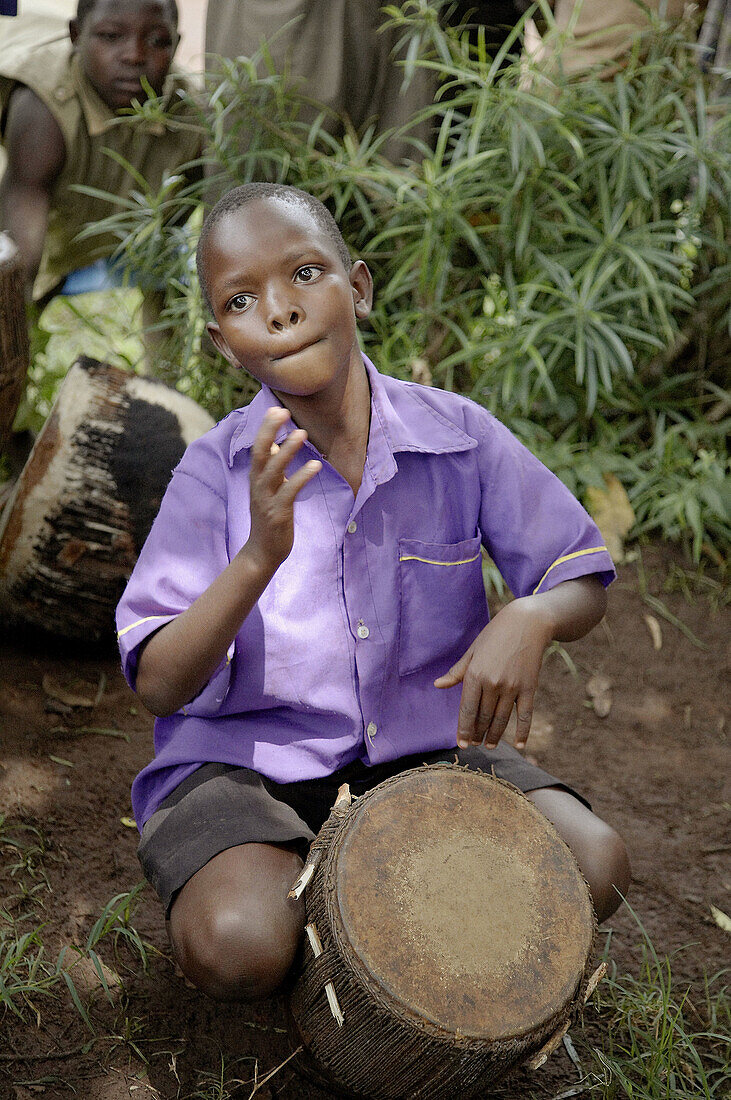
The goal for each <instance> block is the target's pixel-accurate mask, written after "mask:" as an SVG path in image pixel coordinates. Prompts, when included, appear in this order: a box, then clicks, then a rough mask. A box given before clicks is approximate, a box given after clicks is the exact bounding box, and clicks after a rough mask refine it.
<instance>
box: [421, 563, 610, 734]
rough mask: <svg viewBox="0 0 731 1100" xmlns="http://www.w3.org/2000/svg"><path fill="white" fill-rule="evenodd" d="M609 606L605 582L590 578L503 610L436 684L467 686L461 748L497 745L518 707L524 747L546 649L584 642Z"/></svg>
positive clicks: (461, 718) (460, 727)
mask: <svg viewBox="0 0 731 1100" xmlns="http://www.w3.org/2000/svg"><path fill="white" fill-rule="evenodd" d="M606 606H607V595H606V592H605V590H604V586H603V585H602V583H601V581H600V580H599V579H598V578H597V577H595V576H586V577H577V578H575V579H574V580H567V581H564V582H563V583H562V584H558V585H556V587H555V588H552V589H550V590H549V591H548V592H542V593H540V594H539V595H536V596H524V597H523V598H522V599H517V600H513V602H512V603H509V604H507V605H506V606H505V607H504V608H503V609H502V610H501V611H499V612H498V613H497V615H496V616H495V618H494V619H493V620H492V621H491V622H490V623H488V625H487V626H486V627H485V629H484V630H483V631H481V632H480V633H479V634H478V635H477V637H476V638H475V640H474V642H473V643H472V645H471V646H470V647H469V649H468V650H467V652H466V653H465V654H464V655H463V656H462V657H461V658H460V659H459V661H457V663H456V664H455V665H453V666H452V668H450V670H449V672H447V673H446V675H444V676H440V677H439V678H438V679H437V680H435V681H434V686H435V687H438V688H449V687H454V685H455V684H458V683H460V682H461V683H462V699H461V702H460V708H459V722H458V727H457V744H458V745H460V746H461V747H463V748H464V747H465V746H466V745H468V744H469V742H470V741H477V742H482V741H484V743H485V744H486V745H487V746H488V747H493V746H495V745H497V743H498V741H499V740H500V738H501V737H502V735H503V733H504V732H505V728H506V726H507V724H508V719H509V718H510V715H511V713H512V710H513V706H517V712H518V725H517V730H516V735H515V744H516V746H517V747H518V748H523V747H524V745H525V743H526V739H527V737H528V733H529V731H530V726H531V721H532V718H533V697H534V695H535V691H536V687H537V685H538V675H539V673H540V669H541V661H542V660H543V654H544V652H545V649H546V646H547V645H548V644H549V643H550V642H551V641H553V640H555V641H559V642H570V641H573V640H574V639H576V638H581V637H583V635H584V634H587V633H588V632H589V631H590V630H591V629H592V627H594V626H596V624H597V623H598V622H600V620H601V619H602V617H603V615H604V612H605V610H606Z"/></svg>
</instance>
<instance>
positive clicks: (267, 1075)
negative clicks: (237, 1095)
mask: <svg viewBox="0 0 731 1100" xmlns="http://www.w3.org/2000/svg"><path fill="white" fill-rule="evenodd" d="M303 1050H304V1047H303V1046H302V1045H301V1044H300V1046H298V1047H297V1049H296V1050H293V1051H292V1053H291V1054H290V1055H289V1057H288V1058H285V1059H284V1061H283V1062H281V1063H280V1064H279V1065H278V1066H275V1068H274V1069H271V1070H269V1073H265V1074H264V1076H263V1077H262V1078H261V1080H260V1081H256V1083H255V1085H254V1087H253V1089H252V1090H251V1092H250V1093H249V1097H248V1100H252V1097H253V1096H255V1095H256V1093H257V1092H258V1091H259V1089H260V1088H262V1086H263V1085H265V1084H266V1083H267V1081H271V1079H272V1077H275V1076H276V1075H277V1074H278V1073H279V1072H280V1070H283V1069H284V1067H285V1066H286V1065H287V1063H288V1062H291V1061H292V1059H293V1058H296V1056H297V1055H298V1054H301V1053H302V1051H303Z"/></svg>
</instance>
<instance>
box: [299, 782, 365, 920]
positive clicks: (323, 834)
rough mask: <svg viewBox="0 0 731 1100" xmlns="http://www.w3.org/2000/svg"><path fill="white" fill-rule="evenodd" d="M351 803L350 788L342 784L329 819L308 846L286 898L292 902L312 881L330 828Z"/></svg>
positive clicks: (344, 813)
mask: <svg viewBox="0 0 731 1100" xmlns="http://www.w3.org/2000/svg"><path fill="white" fill-rule="evenodd" d="M352 801H353V798H352V795H351V793H350V787H349V786H348V784H347V783H343V785H342V787H340V788H339V790H338V796H337V798H336V799H335V803H334V805H333V808H332V809H331V811H330V816H329V818H328V819H327V821H326V822H325V824H324V826H323V828H322V830H321V831H320V834H319V835H318V836H317V837H316V838H315V840H313V842H312V844H311V845H310V850H309V853H308V855H307V859H306V860H305V865H304V867H303V868H302V871H301V872H300V874H299V875H298V876H297V878H296V879H295V881H294V882H293V883H292V886H291V888H290V891H289V893H288V894H287V897H288V898H292V899H293V900H294V901H298V900H299V898H300V897H301V896H302V893H303V891H304V889H305V887H306V886H307V883H308V882H309V881H310V880H311V879H312V876H313V875H314V873H315V871H316V870H317V865H318V863H319V862H320V859H321V858H322V853H323V852H324V851H325V849H326V848H327V847H328V846H329V844H330V833H331V831H332V827H333V826H336V825H338V824H339V823H340V820H341V819H342V818H343V817H345V815H346V814H347V812H348V810H349V809H350V806H351V803H352ZM328 826H329V828H328Z"/></svg>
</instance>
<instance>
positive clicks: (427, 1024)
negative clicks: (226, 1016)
mask: <svg viewBox="0 0 731 1100" xmlns="http://www.w3.org/2000/svg"><path fill="white" fill-rule="evenodd" d="M455 784H456V786H455ZM445 785H446V786H447V787H449V790H446V789H445ZM450 785H452V786H450ZM485 785H487V788H486V786H485ZM399 787H400V788H401V791H400V792H399ZM430 788H431V789H430ZM485 790H487V793H488V795H489V796H490V797H493V796H494V797H495V798H497V799H498V800H499V801H500V802H504V801H505V800H506V798H507V800H509V801H512V802H513V803H514V804H515V805H516V806H517V808H518V811H519V812H518V818H519V823H522V824H523V825H525V823H526V822H528V823H529V824H532V825H533V826H535V829H536V830H537V831H539V832H540V835H541V837H542V838H544V840H545V841H546V845H545V846H546V848H547V850H548V854H547V856H546V857H544V856H541V857H540V860H539V865H540V873H541V874H546V873H547V874H548V875H550V876H553V870H552V868H553V867H558V875H559V878H560V879H561V884H560V885H559V888H558V890H559V894H560V895H561V896H565V895H566V892H567V891H568V895H569V904H571V905H572V907H573V908H574V909H575V912H574V914H573V916H572V920H570V921H569V922H568V924H569V925H572V924H573V927H572V928H569V929H568V930H567V931H568V936H569V937H570V938H572V939H574V940H576V941H577V942H576V943H575V945H574V946H573V947H571V946H570V947H569V954H570V955H571V960H570V961H569V963H568V964H567V966H566V967H564V968H563V969H565V970H566V973H563V972H562V973H561V975H560V978H559V979H558V981H557V985H556V989H555V990H553V991H552V994H551V996H550V997H545V996H544V991H543V990H542V989H541V981H542V980H543V975H542V972H541V967H542V965H543V964H544V962H545V965H546V967H547V971H549V970H551V967H552V965H553V963H552V961H551V956H552V953H554V954H555V950H554V949H557V946H558V945H557V944H554V943H552V940H560V939H561V936H562V933H561V930H560V928H559V926H560V925H562V924H563V923H564V922H563V919H562V916H561V914H556V919H555V920H553V918H550V917H549V918H548V919H546V918H545V915H544V913H543V912H541V911H540V902H539V904H538V907H537V911H535V910H534V909H533V906H532V905H531V907H530V908H531V912H530V914H529V915H528V917H526V929H527V930H528V939H531V937H532V938H533V939H534V940H535V944H534V945H533V944H531V951H529V952H527V955H526V958H521V962H522V964H523V965H524V966H525V968H526V969H525V972H524V974H523V979H524V982H523V988H522V989H521V990H519V993H520V996H518V997H517V999H516V1005H515V1006H514V1007H513V1009H510V1008H509V1007H506V1009H505V1014H506V1017H510V1019H507V1020H506V1027H507V1032H505V1028H504V1027H503V1023H502V1021H501V1019H500V1012H501V1010H500V1009H499V1005H498V1007H497V1008H496V1010H495V1012H493V1010H492V1009H490V1010H489V1011H487V1012H485V1011H484V1010H483V1007H481V1006H480V1004H479V1003H477V1002H478V1001H479V997H475V996H474V988H473V989H472V990H470V987H469V982H466V983H464V982H460V981H456V982H454V984H453V986H450V984H449V983H450V981H451V980H452V977H453V975H450V974H449V973H448V971H449V967H446V970H445V971H444V972H442V971H441V970H440V965H439V959H438V956H439V948H438V947H437V951H436V955H434V957H433V958H432V956H431V955H430V953H429V951H427V952H426V958H425V959H424V958H421V955H422V954H423V951H422V950H421V949H420V947H419V935H418V934H417V936H416V939H414V938H413V936H412V935H411V932H410V931H409V932H408V933H403V943H401V942H400V940H399V937H400V936H401V935H402V931H401V930H400V929H399V927H398V926H399V923H400V922H401V920H402V915H403V912H404V908H403V905H402V902H401V898H402V895H403V891H402V890H401V887H400V886H397V887H396V891H395V893H391V892H389V891H390V890H391V887H390V886H389V887H387V888H386V900H385V902H384V906H383V908H382V910H381V912H382V913H383V914H386V921H388V915H387V914H388V912H389V911H392V912H394V913H395V914H396V915H395V919H394V924H395V925H396V927H397V932H396V934H395V935H391V933H390V932H389V933H387V934H386V936H385V940H386V943H385V946H384V945H383V944H381V942H380V936H379V934H378V933H377V931H376V934H374V936H373V937H371V935H370V931H369V929H368V928H367V922H368V921H369V920H370V919H371V917H372V916H373V914H369V915H367V916H364V917H363V920H362V921H361V918H360V917H359V916H358V914H357V912H356V908H357V890H355V888H354V886H353V884H352V883H351V885H350V886H348V885H347V883H346V885H345V890H344V889H343V884H342V881H343V873H344V865H345V862H344V857H343V853H344V852H345V853H346V855H347V849H348V844H349V834H350V832H352V830H353V826H354V823H355V822H356V820H357V819H359V826H360V828H361V829H364V833H363V844H362V845H361V856H360V859H361V869H363V867H364V866H365V870H366V875H365V876H364V880H363V895H362V897H363V905H364V908H365V909H368V908H369V904H370V903H369V902H368V901H367V899H368V897H369V892H370V894H371V896H377V895H378V892H379V890H382V889H383V888H384V885H383V884H384V882H385V877H384V875H383V871H384V870H385V872H386V875H388V868H383V867H381V882H380V884H379V881H378V876H379V867H378V863H379V851H378V850H379V841H378V837H377V833H378V830H379V828H380V826H379V825H378V824H376V825H372V826H369V825H368V821H369V819H371V818H374V817H377V816H378V814H379V801H380V809H383V807H384V806H385V807H387V803H388V800H389V799H391V800H392V801H393V802H394V808H395V809H396V810H398V807H397V806H396V804H395V803H396V799H395V796H396V795H397V794H399V796H400V797H401V798H406V797H407V793H408V798H413V799H417V800H418V799H419V798H422V797H424V796H425V794H426V795H434V794H435V793H436V801H437V803H439V802H441V801H443V797H442V796H445V797H446V798H450V797H452V796H455V798H456V799H459V800H462V801H464V799H473V798H475V797H477V800H478V801H479V798H480V797H482V795H483V794H484V792H485ZM450 791H451V794H450ZM404 804H405V803H404ZM425 806H426V802H425ZM387 816H388V814H386V817H387ZM363 823H366V824H365V825H364V824H363ZM384 827H388V822H384ZM434 827H435V831H436V834H437V835H439V832H440V828H441V823H440V822H439V820H436V821H435V826H434ZM369 828H370V832H369V831H368V829H369ZM406 828H407V830H408V829H410V825H409V824H408V823H407V824H406ZM315 845H318V846H321V847H322V848H323V855H322V858H321V859H320V861H319V863H318V865H317V868H316V871H315V874H314V876H313V878H312V880H311V881H310V883H309V885H308V887H307V890H306V905H307V922H308V926H310V928H311V927H312V926H313V925H314V927H315V928H316V930H317V935H318V937H319V940H320V942H321V945H322V953H321V954H319V956H318V957H316V955H315V952H314V951H313V949H312V942H311V940H310V941H308V940H306V941H305V944H304V948H303V952H304V957H303V964H302V970H301V973H300V975H299V977H298V979H297V982H296V985H295V987H294V989H293V992H292V995H291V999H290V1011H291V1016H292V1019H293V1022H294V1026H295V1028H296V1032H297V1036H298V1037H299V1039H300V1040H301V1041H302V1043H303V1044H304V1046H305V1050H306V1053H305V1059H304V1064H303V1068H304V1070H305V1072H307V1069H308V1066H309V1071H310V1075H312V1076H315V1077H316V1078H319V1080H320V1081H321V1082H323V1081H327V1082H329V1083H331V1086H332V1088H333V1090H334V1091H335V1092H337V1093H340V1094H341V1095H344V1096H350V1097H356V1098H358V1097H362V1098H369V1100H404V1098H405V1097H409V1098H422V1100H427V1098H428V1100H453V1098H454V1097H457V1096H459V1097H460V1100H469V1098H471V1097H478V1096H482V1095H483V1094H484V1090H485V1088H486V1087H487V1086H489V1085H491V1084H494V1083H495V1082H496V1081H498V1080H499V1079H500V1078H501V1077H503V1076H504V1075H505V1074H506V1073H508V1072H509V1071H510V1070H511V1069H514V1068H516V1067H517V1066H519V1065H521V1064H522V1063H524V1062H526V1061H528V1060H529V1059H531V1058H532V1057H533V1056H534V1055H536V1054H537V1053H538V1052H540V1051H541V1050H542V1049H543V1048H544V1047H546V1045H547V1044H548V1043H549V1041H550V1040H551V1038H552V1037H553V1036H556V1035H560V1034H562V1033H563V1032H564V1031H565V1030H566V1028H567V1027H568V1025H569V1024H570V1023H571V1022H573V1020H574V1019H575V1017H576V1015H577V1014H578V1011H579V1009H580V1006H581V1005H582V1004H583V998H584V992H585V989H586V985H587V982H588V965H589V962H590V957H591V950H592V947H593V942H594V936H595V931H596V922H595V918H594V913H593V909H592V905H591V899H590V896H589V891H588V887H587V886H586V883H585V882H584V880H583V877H582V876H581V873H580V871H579V869H578V867H577V866H576V863H575V861H574V859H573V856H572V855H571V853H570V852H569V850H568V848H567V847H566V845H565V844H564V843H563V841H562V840H561V839H560V838H559V836H558V834H557V833H556V832H555V830H554V829H553V827H552V826H551V825H550V823H549V822H547V821H546V819H545V818H544V817H543V815H542V814H540V813H539V811H538V810H536V808H535V807H534V806H533V805H532V803H531V802H530V801H529V800H528V799H526V798H525V796H524V795H523V794H522V793H521V792H519V791H517V790H516V788H514V787H512V786H511V785H510V784H507V783H504V782H502V781H501V780H498V779H495V778H493V777H491V776H487V775H483V774H482V773H479V772H473V771H468V770H467V769H465V768H461V767H458V766H456V765H450V764H437V765H432V766H429V767H424V768H418V769H413V770H411V771H409V772H404V773H402V774H401V775H398V776H395V777H394V778H393V779H390V780H387V781H386V782H385V783H382V784H380V785H379V786H378V787H376V788H374V790H372V791H370V792H368V793H367V794H366V795H364V796H363V797H362V798H359V799H357V800H356V801H355V802H354V804H353V806H352V807H351V808H350V810H349V811H347V813H346V814H345V816H340V817H338V816H336V815H331V817H330V819H329V820H328V822H326V824H325V826H324V827H323V830H322V831H321V833H320V834H319V836H318V838H317V840H316V841H315ZM369 849H372V850H373V852H374V860H373V862H372V863H371V865H370V867H368V866H367V864H368V863H369V857H368V850H369ZM363 853H365V855H364V854H363ZM398 853H399V838H398V833H397V832H396V834H395V835H394V857H395V858H396V857H398ZM444 853H446V855H445V854H444ZM382 854H383V849H381V857H382ZM434 854H435V855H436V857H437V859H438V860H440V861H442V862H446V861H447V860H448V858H449V856H448V849H447V847H445V848H444V849H443V852H441V853H440V852H436V853H434ZM488 855H489V849H487V850H486V856H488ZM505 866H506V867H509V866H510V864H509V862H508V863H506V864H505ZM397 871H398V868H397ZM437 871H438V869H437ZM508 877H509V876H508ZM438 879H439V875H438V873H437V881H438ZM348 891H350V901H347V900H344V895H347V893H348ZM427 892H428V891H427ZM548 892H549V893H550V891H548ZM534 894H535V896H536V897H537V893H535V892H534ZM469 895H470V888H469V886H468V884H467V883H465V890H464V897H465V902H466V903H467V902H468V901H469V900H470V899H469ZM532 896H534V895H531V897H532ZM459 900H460V902H461V900H462V899H461V898H460V899H459ZM553 900H554V901H555V898H554V899H553ZM503 904H504V905H505V906H506V907H507V912H508V913H510V897H509V890H508V891H507V893H506V895H505V897H503V898H500V899H499V900H496V901H495V905H496V906H498V905H499V906H502V905H503ZM468 908H469V907H468V906H467V908H466V909H465V912H464V917H463V919H464V921H465V927H467V926H468V924H469V923H470V922H472V924H474V922H475V921H476V920H477V921H479V920H480V914H475V913H470V912H469V911H468ZM495 911H497V910H495ZM437 917H438V914H436V913H435V918H437ZM373 919H374V923H377V922H378V920H379V919H380V918H379V910H378V905H377V904H376V906H375V916H374V917H373ZM424 921H425V922H427V921H428V910H427V911H426V912H425V914H424ZM406 923H407V928H410V926H409V925H408V920H407V922H406ZM434 923H435V926H436V929H435V931H436V936H437V939H439V936H440V934H441V933H440V931H439V919H435V922H434ZM518 923H520V918H519V920H518ZM443 924H444V922H443ZM534 924H535V925H536V929H537V930H536V931H535V932H534V931H533V930H532V929H533V925H534ZM425 926H426V925H425ZM549 926H550V927H549ZM444 927H446V925H444ZM443 931H444V928H442V930H441V932H442V933H443ZM417 932H418V930H417ZM354 935H355V939H356V941H357V944H356V946H354V945H353V943H352V942H351V940H352V939H353V937H354ZM443 938H444V942H446V940H448V939H449V936H448V935H447V936H446V937H443ZM475 942H476V943H479V939H478V940H476V941H475ZM484 942H485V951H486V952H487V953H489V951H490V930H489V928H487V927H486V928H485V935H484ZM534 947H535V950H534ZM402 948H405V950H402ZM511 950H512V948H511ZM448 951H449V947H447V952H448ZM531 952H532V955H533V958H532V961H531V959H530V958H528V957H527V956H529V955H530V954H531ZM544 956H545V957H546V958H545V959H544ZM574 956H575V958H574ZM546 959H547V960H548V961H546ZM435 960H436V961H435ZM542 960H543V961H542ZM459 965H461V963H459V962H458V964H457V967H459ZM559 969H561V968H559ZM385 970H388V971H389V974H388V975H387V976H386V977H384V971H385ZM412 970H414V971H415V973H416V980H415V981H412V975H411V971H412ZM505 973H506V975H508V976H509V975H510V973H511V970H510V966H509V965H508V966H507V969H506V971H505ZM430 974H432V987H431V990H429V991H427V996H426V997H425V998H423V999H424V1000H425V1001H426V1002H427V1004H426V1007H425V1006H424V1005H422V1004H421V1003H420V1001H421V1000H422V998H421V995H420V993H419V989H420V987H421V986H423V985H424V982H425V981H428V975H430ZM445 974H446V989H447V994H446V995H445V998H444V999H443V1000H442V999H441V994H440V993H439V987H440V984H441V985H445ZM550 980H551V981H554V982H555V981H556V979H555V977H553V976H552V977H551V979H550ZM328 984H329V985H330V988H331V990H332V991H334V994H335V998H336V1004H337V1006H338V1010H339V1011H340V1012H341V1013H342V1018H343V1019H342V1025H341V1026H339V1025H338V1022H337V1019H336V1017H335V1015H334V1012H333V1008H332V1004H331V1003H330V1001H329V999H328V996H327V995H326V989H327V986H328ZM509 986H510V983H509V982H508V983H507V984H506V985H505V988H506V989H509ZM475 988H478V989H479V988H481V986H480V981H479V980H478V981H477V983H476V985H475ZM452 991H453V992H454V1004H452ZM532 991H533V992H536V996H535V997H533V996H532ZM491 993H494V990H490V989H485V990H484V993H483V1000H485V1001H486V1000H487V999H489V998H490V996H491ZM523 998H524V1000H525V1020H526V1026H521V1025H520V1024H518V1025H516V1023H515V1019H517V1018H518V1016H519V1013H520V1010H521V1003H522V999H523ZM542 998H543V1000H542ZM552 999H553V1002H554V1003H551V1000H552ZM435 1006H436V1007H435ZM516 1006H517V1009H516ZM516 1011H517V1012H518V1016H516V1014H515V1013H516ZM511 1012H512V1017H511ZM463 1021H464V1022H465V1023H466V1026H463V1024H462V1022H463ZM508 1032H509V1033H508Z"/></svg>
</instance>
